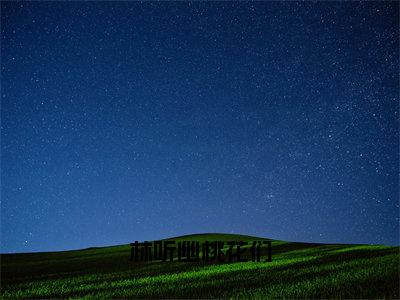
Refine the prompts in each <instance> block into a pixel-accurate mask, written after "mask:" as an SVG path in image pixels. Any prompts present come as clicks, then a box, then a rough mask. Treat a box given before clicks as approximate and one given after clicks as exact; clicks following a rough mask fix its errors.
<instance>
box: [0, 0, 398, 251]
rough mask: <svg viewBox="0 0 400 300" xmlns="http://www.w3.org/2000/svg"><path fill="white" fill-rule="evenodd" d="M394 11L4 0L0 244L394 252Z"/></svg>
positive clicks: (375, 5) (374, 5)
mask: <svg viewBox="0 0 400 300" xmlns="http://www.w3.org/2000/svg"><path fill="white" fill-rule="evenodd" d="M398 24H399V4H398V3H396V2H368V3H359V2H347V3H343V2H314V3H313V2H305V3H300V2H163V3H159V2H158V3H157V2H144V3H141V2H86V3H84V2H4V1H3V2H1V58H2V61H1V188H2V189H1V251H2V252H30V251H50V250H65V249H77V248H84V247H90V246H103V245H114V244H122V243H129V242H132V241H134V240H153V239H159V238H164V237H170V236H177V235H182V234H190V233H203V232H226V233H230V232H232V233H241V234H249V235H256V236H263V237H269V238H274V239H281V240H288V241H308V242H326V243H379V244H381V243H383V244H399V185H398V183H399V172H398V167H399V154H398V152H399V151H398V150H399V146H398V142H399V128H398V121H399V113H398V111H399V94H398V92H399V74H398V68H399V29H398Z"/></svg>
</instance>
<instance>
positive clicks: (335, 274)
mask: <svg viewBox="0 0 400 300" xmlns="http://www.w3.org/2000/svg"><path fill="white" fill-rule="evenodd" d="M174 240H175V241H183V240H195V241H200V242H204V241H205V240H209V241H215V240H219V241H230V240H236V241H239V240H240V241H254V240H262V239H260V238H255V237H249V236H239V235H229V234H204V235H190V236H184V237H177V238H174ZM399 250H400V248H399V247H390V246H378V245H377V246H373V245H372V246H371V245H325V244H309V243H289V242H282V241H273V242H272V260H273V261H272V262H269V263H267V262H240V263H238V262H236V263H219V264H218V263H205V262H198V263H188V262H178V261H174V262H154V261H153V262H148V263H132V262H130V261H129V256H130V247H129V246H128V245H122V246H114V247H104V248H90V249H83V250H76V251H65V252H47V253H45V252H42V253H26V254H3V255H1V297H2V298H3V299H15V298H83V299H104V298H142V299H143V298H240V299H248V298H257V299H259V298H369V299H371V298H374V299H375V298H379V299H381V298H393V299H398V298H399V296H400V293H399V261H400V260H399V258H400V252H399Z"/></svg>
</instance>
